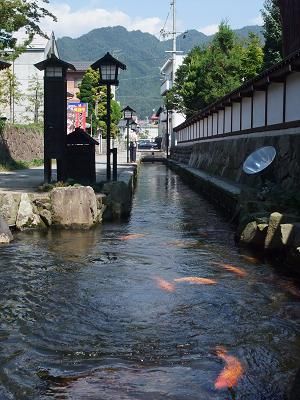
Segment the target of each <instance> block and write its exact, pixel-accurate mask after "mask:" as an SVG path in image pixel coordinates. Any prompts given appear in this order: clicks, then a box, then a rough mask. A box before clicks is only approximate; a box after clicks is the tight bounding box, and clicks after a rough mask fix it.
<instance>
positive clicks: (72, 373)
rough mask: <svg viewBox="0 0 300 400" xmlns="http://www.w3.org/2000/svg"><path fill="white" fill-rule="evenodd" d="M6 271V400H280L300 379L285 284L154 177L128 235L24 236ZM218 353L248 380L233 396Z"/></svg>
mask: <svg viewBox="0 0 300 400" xmlns="http://www.w3.org/2000/svg"><path fill="white" fill-rule="evenodd" d="M130 235H136V236H130ZM226 266H227V267H226ZM228 266H229V267H231V269H230V268H228ZM232 267H234V268H236V269H235V270H234V269H233V268H232ZM283 267H284V266H283ZM0 270H1V273H0V287H1V292H0V313H1V326H0V399H1V400H3V399H21V400H23V399H42V400H44V399H97V400H99V399H101V400H109V399H112V400H119V399H122V400H123V399H124V400H125V399H126V400H127V399H128V400H129V399H132V400H144V399H145V400H168V399H172V400H175V399H176V400H186V399H190V400H196V399H197V400H202V399H203V400H210V399H222V400H225V399H226V400H228V399H242V400H248V399H249V400H250V399H251V400H269V399H270V400H281V399H284V398H285V394H286V392H287V390H288V388H289V387H290V384H291V382H292V380H293V377H294V375H295V373H296V370H297V367H299V366H300V365H299V364H300V362H299V360H300V346H299V344H300V312H299V296H300V294H299V289H297V287H296V286H295V284H294V283H293V279H292V278H291V277H288V276H285V275H284V274H283V273H280V272H279V271H276V270H274V269H273V268H272V267H271V266H270V265H268V264H265V263H263V262H261V261H259V260H257V259H255V258H253V257H251V256H250V255H249V254H245V253H243V252H242V251H241V250H238V249H237V248H236V247H235V245H234V242H233V230H232V227H231V226H230V225H229V224H228V223H226V222H225V221H224V220H223V219H222V218H221V217H220V216H219V215H218V214H217V213H216V211H215V210H214V208H213V207H212V206H210V205H209V204H208V203H207V202H206V201H205V200H204V199H202V198H201V197H199V196H198V195H197V194H196V193H194V192H193V191H191V190H190V189H189V188H187V187H186V186H185V185H184V184H183V183H182V182H181V180H180V178H179V177H177V176H176V175H174V174H173V173H172V172H170V171H168V170H167V169H166V168H165V167H164V166H162V165H144V166H143V167H142V169H141V173H140V177H139V182H138V186H137V191H136V194H135V197H134V202H133V209H132V215H131V218H130V220H129V222H128V223H122V224H107V225H104V226H102V227H98V228H97V229H94V230H92V231H88V232H65V231H61V232H56V231H52V232H48V233H37V232H30V233H22V234H18V235H16V240H15V242H13V243H12V244H11V245H9V246H3V247H1V248H0ZM184 277H200V278H207V279H211V280H214V281H215V284H212V285H198V284H190V283H188V282H182V281H175V280H176V279H181V278H184ZM218 346H222V347H224V348H225V349H226V351H227V352H228V353H227V354H228V355H230V356H233V357H235V359H236V360H238V362H239V363H240V364H239V365H240V366H241V367H242V369H243V373H240V376H239V379H238V381H237V383H236V385H234V387H233V388H232V389H227V388H224V389H216V388H215V382H216V380H217V378H218V376H219V374H220V373H221V372H222V370H223V368H224V367H225V366H226V363H225V361H224V360H223V359H222V358H220V357H219V356H218V354H217V349H218Z"/></svg>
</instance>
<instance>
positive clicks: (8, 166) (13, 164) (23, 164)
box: [0, 159, 44, 172]
mask: <svg viewBox="0 0 300 400" xmlns="http://www.w3.org/2000/svg"><path fill="white" fill-rule="evenodd" d="M43 164H44V161H43V160H42V159H35V160H32V161H15V160H11V161H7V162H2V163H1V162H0V171H1V172H9V171H16V170H19V169H28V168H33V167H40V166H41V165H43Z"/></svg>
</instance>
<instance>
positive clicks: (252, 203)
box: [169, 128, 300, 273]
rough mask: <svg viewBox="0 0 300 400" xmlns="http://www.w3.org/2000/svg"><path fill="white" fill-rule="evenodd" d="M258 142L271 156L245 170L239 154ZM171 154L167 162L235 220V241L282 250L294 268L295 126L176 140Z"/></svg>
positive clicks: (297, 234)
mask: <svg viewBox="0 0 300 400" xmlns="http://www.w3.org/2000/svg"><path fill="white" fill-rule="evenodd" d="M262 146H274V147H275V149H276V151H277V156H276V158H275V160H274V162H273V163H272V165H271V166H270V167H268V168H267V169H266V170H265V171H264V172H263V173H262V174H259V175H257V176H247V175H246V174H245V173H244V172H243V170H242V168H243V163H244V160H245V159H246V158H247V156H248V155H249V154H250V153H252V152H253V151H254V150H256V149H258V148H259V147H262ZM171 156H172V159H171V160H169V165H170V167H171V168H173V169H175V170H176V171H177V172H178V173H179V174H180V175H181V176H182V177H183V178H184V179H185V181H186V182H187V183H188V184H189V185H190V186H191V187H192V188H194V189H195V190H197V191H199V192H201V193H202V194H204V195H205V196H206V197H207V198H208V199H209V200H210V201H212V202H213V203H215V204H216V205H217V207H218V208H220V209H222V210H223V211H225V213H226V214H227V215H228V216H229V217H230V218H231V219H232V221H235V222H236V224H237V230H236V240H237V241H238V242H239V243H241V244H243V245H247V246H251V247H255V248H257V249H259V250H261V251H262V252H265V253H268V254H276V255H280V256H281V257H282V256H283V257H284V258H285V260H288V261H289V263H290V264H291V265H294V266H296V270H297V273H300V270H299V265H300V181H299V176H300V129H299V128H295V129H289V130H286V131H284V132H277V133H276V134H275V133H274V132H269V133H267V134H264V135H259V134H251V135H242V136H238V137H235V138H233V137H230V138H222V139H220V140H218V139H217V140H208V141H202V142H201V143H195V144H193V145H190V144H185V145H180V146H178V147H177V148H176V149H175V151H173V152H172V155H171ZM262 176H263V179H262Z"/></svg>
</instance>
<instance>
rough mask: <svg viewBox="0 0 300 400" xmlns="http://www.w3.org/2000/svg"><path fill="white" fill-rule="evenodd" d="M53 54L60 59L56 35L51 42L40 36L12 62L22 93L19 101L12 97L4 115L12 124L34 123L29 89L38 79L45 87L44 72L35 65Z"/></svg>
mask: <svg viewBox="0 0 300 400" xmlns="http://www.w3.org/2000/svg"><path fill="white" fill-rule="evenodd" d="M51 52H53V53H54V54H55V55H56V56H57V57H59V55H58V49H57V46H56V41H55V37H54V34H52V35H51V38H50V39H49V40H48V39H45V38H43V37H40V36H39V37H36V38H35V39H34V40H33V41H32V43H31V44H30V45H29V46H28V47H27V48H26V50H25V51H24V52H23V53H22V54H21V55H20V56H19V57H18V58H17V59H16V60H15V61H12V62H11V67H10V69H11V71H12V72H13V74H14V75H15V77H16V80H17V82H18V88H17V91H18V92H20V93H22V97H21V99H19V100H18V99H17V98H15V97H14V96H12V101H11V106H10V107H7V109H5V112H4V114H6V117H7V118H8V120H10V121H11V122H17V123H27V122H30V121H31V122H32V121H33V117H34V110H32V111H31V110H28V107H29V102H28V96H29V94H30V93H29V92H30V90H29V87H30V85H32V83H33V80H36V79H37V80H38V81H39V82H40V83H41V84H42V87H43V85H44V83H43V82H44V72H43V71H39V70H38V69H37V68H35V66H34V64H36V63H38V62H40V61H43V60H45V59H46V58H47V56H48V54H49V53H51Z"/></svg>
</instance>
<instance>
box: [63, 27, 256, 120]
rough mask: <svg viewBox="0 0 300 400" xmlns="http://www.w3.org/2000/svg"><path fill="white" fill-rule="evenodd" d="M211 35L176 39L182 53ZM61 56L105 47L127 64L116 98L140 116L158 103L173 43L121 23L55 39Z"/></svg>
mask: <svg viewBox="0 0 300 400" xmlns="http://www.w3.org/2000/svg"><path fill="white" fill-rule="evenodd" d="M250 31H251V32H254V33H257V34H259V35H260V37H261V38H262V35H261V27H259V26H250V27H245V28H243V29H239V30H237V31H236V32H237V33H238V34H239V36H241V37H247V35H248V33H249V32H250ZM211 39H212V36H206V35H204V34H203V33H201V32H198V31H196V30H191V31H188V32H187V33H185V34H183V35H180V36H179V37H178V39H177V46H178V49H179V50H181V51H183V52H184V53H186V52H188V51H189V50H191V49H192V48H193V47H194V46H196V45H202V44H205V43H208V42H209V41H210V40H211ZM57 43H58V48H59V52H60V57H61V58H62V59H64V60H66V61H91V64H92V62H94V61H95V60H97V59H98V58H100V57H102V56H103V55H104V54H105V53H106V52H107V51H109V52H110V53H111V54H113V55H114V56H115V57H116V58H118V59H119V60H120V61H122V62H123V63H125V64H126V65H127V70H126V71H124V72H122V73H121V76H120V86H119V88H118V89H117V100H119V101H120V102H121V105H122V106H126V105H127V104H128V105H130V106H131V107H133V108H134V109H135V110H136V111H137V112H138V115H139V116H140V117H146V116H149V115H151V113H152V110H153V109H157V108H158V107H159V106H160V105H161V97H160V83H161V82H160V67H161V66H162V65H163V64H164V62H165V61H166V59H167V57H168V54H166V53H165V51H166V50H171V49H172V43H171V41H170V40H168V41H159V40H158V39H157V37H156V36H153V35H151V34H149V33H143V32H141V31H131V32H129V31H127V30H126V29H125V28H123V27H121V26H116V27H108V28H99V29H94V30H92V31H91V32H89V33H87V34H85V35H82V36H80V37H79V38H76V39H72V38H69V37H63V38H61V39H58V40H57Z"/></svg>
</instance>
